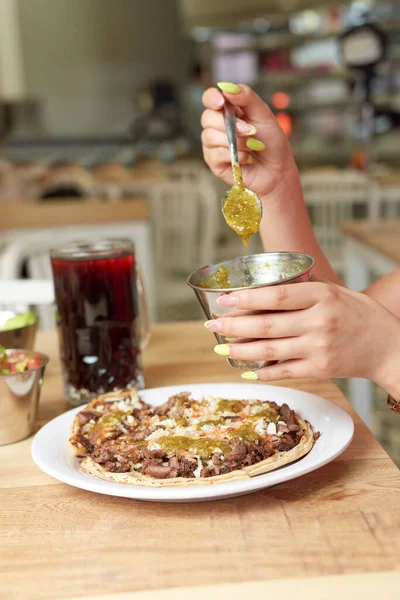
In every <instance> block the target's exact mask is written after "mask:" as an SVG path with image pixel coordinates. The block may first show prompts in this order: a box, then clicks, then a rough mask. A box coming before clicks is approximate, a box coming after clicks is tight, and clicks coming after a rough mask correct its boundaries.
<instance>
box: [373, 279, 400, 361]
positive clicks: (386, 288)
mask: <svg viewBox="0 0 400 600" xmlns="http://www.w3.org/2000/svg"><path fill="white" fill-rule="evenodd" d="M364 293H365V294H367V296H370V297H371V298H373V299H374V300H376V301H377V302H379V303H380V304H382V305H383V306H385V307H386V308H387V309H388V310H390V312H392V313H393V314H394V315H396V317H400V268H399V269H396V270H395V271H392V273H389V274H388V275H385V277H381V278H380V279H378V280H377V281H374V283H372V284H371V285H370V286H369V287H368V288H367V289H366V290H365V292H364ZM399 366H400V358H399Z"/></svg>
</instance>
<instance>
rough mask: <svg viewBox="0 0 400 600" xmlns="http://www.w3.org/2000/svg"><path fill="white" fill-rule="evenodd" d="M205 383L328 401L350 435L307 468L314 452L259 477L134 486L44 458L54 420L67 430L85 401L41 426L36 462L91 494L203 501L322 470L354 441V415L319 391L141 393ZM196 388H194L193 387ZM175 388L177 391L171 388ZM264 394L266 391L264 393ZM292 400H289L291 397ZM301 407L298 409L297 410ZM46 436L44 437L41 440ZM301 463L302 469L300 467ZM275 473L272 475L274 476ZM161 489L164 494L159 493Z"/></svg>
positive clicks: (33, 452) (35, 447) (62, 442)
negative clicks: (225, 389) (228, 389)
mask: <svg viewBox="0 0 400 600" xmlns="http://www.w3.org/2000/svg"><path fill="white" fill-rule="evenodd" d="M205 386H211V387H213V388H220V387H224V386H233V387H237V388H240V387H243V388H247V389H249V390H250V389H251V390H253V389H254V394H255V395H257V394H256V390H257V389H258V390H259V389H260V388H261V387H262V389H263V390H275V391H276V390H279V391H281V392H282V393H283V394H285V393H287V392H290V393H291V394H293V393H294V394H295V395H296V394H301V396H303V397H304V396H306V397H308V398H309V399H310V400H313V401H314V402H315V401H318V402H321V401H322V402H323V403H328V404H329V406H330V407H331V409H333V411H334V412H336V414H337V415H338V416H339V415H340V416H341V417H342V418H344V420H345V423H346V427H347V428H348V431H347V435H346V438H345V440H344V441H343V442H342V443H341V444H339V445H338V446H337V448H336V449H335V450H331V451H330V452H327V454H326V456H322V457H320V459H319V460H318V461H317V463H316V464H311V465H308V464H307V462H306V463H305V468H301V464H302V462H303V461H304V460H305V459H307V457H309V456H310V454H311V452H312V450H311V452H310V453H309V454H308V455H306V456H305V457H303V458H302V459H299V461H296V462H294V463H290V464H288V465H285V466H284V467H282V468H281V469H277V470H275V471H271V472H269V473H264V474H261V475H257V476H256V477H252V478H250V479H246V480H238V481H232V482H221V483H215V484H213V485H204V486H183V487H165V488H154V487H145V486H143V487H142V486H135V485H127V484H122V483H116V482H109V481H105V480H102V479H99V478H95V477H93V476H91V475H86V474H84V473H83V472H81V471H79V469H78V468H77V469H76V471H75V472H74V471H73V470H71V473H68V467H67V466H65V467H63V466H62V465H61V469H57V468H54V467H53V465H51V464H49V463H48V462H46V460H43V459H42V457H41V445H42V441H44V440H45V439H46V437H47V434H48V430H51V429H53V428H54V426H55V423H56V422H59V421H66V422H69V425H68V430H69V429H70V426H71V425H72V419H73V417H74V416H75V414H77V413H78V412H79V411H81V410H83V409H84V407H85V406H86V404H84V405H81V406H78V407H74V408H72V409H70V410H67V411H65V412H63V413H61V414H60V415H57V416H56V417H54V418H53V419H51V420H50V421H48V422H47V423H46V424H45V425H44V426H43V427H41V428H40V429H39V431H38V432H37V433H36V434H35V436H34V438H33V440H32V444H31V457H32V460H33V461H34V463H35V464H36V465H37V467H39V468H40V469H41V470H42V471H43V472H44V473H46V474H47V475H49V476H50V477H52V478H53V479H56V480H57V481H59V482H61V483H64V484H66V485H71V486H72V487H75V488H78V489H84V490H86V491H89V492H92V493H100V494H103V495H110V496H116V497H123V498H129V499H132V500H145V501H155V502H193V501H195V502H201V501H207V500H219V499H224V498H229V497H233V496H239V495H242V494H248V493H252V492H256V491H259V490H262V489H266V488H268V487H274V486H275V485H278V484H279V483H283V482H286V481H290V480H292V479H297V478H298V477H302V476H303V475H306V474H307V473H310V472H312V471H315V470H317V469H320V468H321V467H323V466H325V465H326V464H328V463H329V462H331V461H332V460H335V459H336V458H337V457H338V456H340V454H342V453H343V452H344V451H345V450H346V449H347V448H348V447H349V445H350V444H351V442H352V440H353V437H354V431H355V425H354V421H353V419H352V417H351V415H350V414H349V413H348V412H347V411H346V410H345V409H343V408H342V407H341V406H338V405H337V404H336V403H335V402H332V401H331V400H328V399H327V398H324V397H323V396H318V395H317V394H313V393H310V392H306V391H303V390H299V389H297V388H289V387H285V386H278V385H271V384H261V385H260V384H259V383H242V382H237V383H236V382H200V383H190V384H174V385H165V386H158V387H153V388H146V389H144V390H139V394H144V395H145V396H146V395H148V394H152V393H160V392H162V391H163V390H169V392H168V394H171V393H172V394H173V393H176V392H177V391H178V390H179V391H192V393H194V392H195V389H196V388H202V387H205ZM193 388H195V389H194V390H193ZM172 390H175V392H174V391H172ZM264 393H265V392H264ZM288 402H289V403H290V400H288ZM296 410H298V409H296ZM304 418H307V417H306V416H305V417H304ZM66 426H67V425H66V424H65V425H64V424H63V425H62V427H66ZM42 438H43V440H42ZM67 444H68V438H67V439H65V440H60V444H59V446H58V451H59V452H60V453H61V455H62V454H63V453H64V452H67V449H66V445H67ZM70 458H71V460H74V459H75V460H77V459H76V458H75V457H73V455H72V453H71V457H70ZM299 465H300V468H299ZM63 468H65V469H67V472H65V473H64V472H63ZM77 476H80V477H82V480H79V479H77ZM271 476H272V477H271ZM270 479H274V481H273V483H268V480H270ZM160 492H161V493H160Z"/></svg>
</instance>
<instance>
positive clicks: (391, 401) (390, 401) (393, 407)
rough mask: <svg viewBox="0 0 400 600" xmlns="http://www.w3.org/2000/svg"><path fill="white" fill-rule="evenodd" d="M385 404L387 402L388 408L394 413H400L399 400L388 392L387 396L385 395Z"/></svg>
mask: <svg viewBox="0 0 400 600" xmlns="http://www.w3.org/2000/svg"><path fill="white" fill-rule="evenodd" d="M387 404H388V406H389V408H390V409H391V410H392V411H393V412H395V413H397V414H399V415H400V400H395V399H394V398H393V396H391V395H390V394H388V397H387Z"/></svg>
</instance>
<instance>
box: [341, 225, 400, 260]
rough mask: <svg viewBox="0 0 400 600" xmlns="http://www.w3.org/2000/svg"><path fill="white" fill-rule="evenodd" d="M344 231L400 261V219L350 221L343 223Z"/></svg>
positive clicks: (349, 235) (347, 234)
mask: <svg viewBox="0 0 400 600" xmlns="http://www.w3.org/2000/svg"><path fill="white" fill-rule="evenodd" d="M342 231H343V233H344V234H345V235H346V236H348V237H350V238H354V239H356V240H359V241H360V242H363V243H364V244H366V245H367V246H369V247H370V248H372V249H373V250H377V251H378V252H380V253H381V254H384V255H385V256H387V257H388V258H391V259H393V260H395V261H396V262H398V263H400V219H387V220H385V221H349V222H346V223H342Z"/></svg>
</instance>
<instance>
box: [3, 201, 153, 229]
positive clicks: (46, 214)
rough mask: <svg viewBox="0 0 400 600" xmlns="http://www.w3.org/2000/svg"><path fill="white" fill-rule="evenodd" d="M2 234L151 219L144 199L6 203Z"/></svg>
mask: <svg viewBox="0 0 400 600" xmlns="http://www.w3.org/2000/svg"><path fill="white" fill-rule="evenodd" d="M3 209H4V210H3V214H2V217H1V222H0V234H4V233H5V232H7V231H12V232H13V234H14V232H15V231H20V230H25V233H26V230H28V229H29V230H31V229H47V228H54V227H68V226H71V225H95V224H100V223H109V222H114V223H115V222H118V221H147V220H148V218H149V209H148V203H147V201H146V200H145V199H143V198H132V199H129V198H127V199H125V200H121V201H120V202H109V201H105V200H104V199H96V198H90V199H82V200H69V199H65V198H60V200H46V201H42V202H32V203H24V204H7V205H6V206H3Z"/></svg>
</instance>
